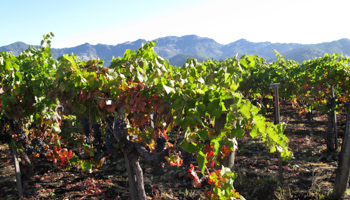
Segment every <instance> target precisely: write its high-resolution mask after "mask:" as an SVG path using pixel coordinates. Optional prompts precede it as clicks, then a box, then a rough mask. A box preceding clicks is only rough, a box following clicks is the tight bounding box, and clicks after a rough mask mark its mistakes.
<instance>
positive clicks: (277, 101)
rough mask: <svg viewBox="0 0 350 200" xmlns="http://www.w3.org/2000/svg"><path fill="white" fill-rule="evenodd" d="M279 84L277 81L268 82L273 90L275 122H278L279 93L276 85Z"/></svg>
mask: <svg viewBox="0 0 350 200" xmlns="http://www.w3.org/2000/svg"><path fill="white" fill-rule="evenodd" d="M279 86H280V84H279V83H272V84H270V87H273V88H274V90H275V124H279V123H280V104H279V99H280V96H279V93H278V87H279Z"/></svg>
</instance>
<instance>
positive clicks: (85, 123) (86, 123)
mask: <svg viewBox="0 0 350 200" xmlns="http://www.w3.org/2000/svg"><path fill="white" fill-rule="evenodd" d="M80 122H81V124H82V125H83V131H84V134H85V136H86V138H88V137H89V135H90V127H89V121H88V120H87V119H86V118H83V119H81V120H80Z"/></svg>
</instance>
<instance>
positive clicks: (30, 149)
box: [24, 144, 34, 156]
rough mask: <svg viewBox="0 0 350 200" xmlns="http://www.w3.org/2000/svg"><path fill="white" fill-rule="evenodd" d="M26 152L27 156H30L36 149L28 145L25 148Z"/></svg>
mask: <svg viewBox="0 0 350 200" xmlns="http://www.w3.org/2000/svg"><path fill="white" fill-rule="evenodd" d="M24 152H25V153H26V154H27V156H30V155H32V154H33V152H34V147H33V146H29V145H28V144H26V145H25V146H24Z"/></svg>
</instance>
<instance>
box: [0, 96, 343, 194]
mask: <svg viewBox="0 0 350 200" xmlns="http://www.w3.org/2000/svg"><path fill="white" fill-rule="evenodd" d="M272 116H273V115H272V113H269V114H268V115H267V117H268V118H270V117H271V119H269V120H271V121H272V120H273V119H272ZM345 120H346V115H345V113H340V114H339V115H338V130H339V140H338V141H339V142H340V144H341V142H342V140H341V137H342V135H343V134H344V129H345ZM281 121H282V122H285V123H287V129H286V132H285V134H286V135H287V136H288V138H289V140H290V144H289V146H290V150H291V151H292V152H293V154H294V157H293V159H292V160H288V161H284V162H283V183H282V184H280V183H279V181H278V180H279V179H278V156H277V155H275V154H271V153H269V150H268V149H267V148H266V147H265V146H264V144H262V143H261V142H260V141H259V140H258V139H251V138H250V137H249V136H248V135H247V136H246V137H244V138H243V139H241V140H239V150H238V153H237V158H236V164H235V172H236V173H237V179H236V180H235V183H234V185H235V188H236V190H237V191H238V192H239V193H240V194H242V195H243V196H244V197H245V198H246V199H247V200H251V199H252V200H254V199H259V200H260V199H261V200H264V199H266V200H267V199H269V200H270V199H331V194H332V190H333V184H334V180H335V169H336V168H337V162H338V153H333V154H330V153H327V151H326V145H325V144H324V140H323V134H324V132H325V130H326V126H327V116H326V115H324V114H321V113H317V112H316V113H314V114H313V120H308V119H307V118H306V117H305V116H299V115H298V114H297V113H296V112H295V111H293V110H292V107H291V105H289V104H286V103H283V104H282V105H281ZM142 168H143V171H144V177H145V189H146V193H147V197H148V199H204V197H203V195H202V194H203V191H204V188H205V187H209V185H205V184H204V185H203V186H202V187H201V188H193V187H192V185H191V180H190V179H189V178H188V175H187V170H188V168H187V167H185V166H184V167H171V166H168V165H165V167H164V169H163V170H161V168H160V169H157V171H156V172H157V173H155V171H154V170H152V168H151V167H150V165H149V164H147V163H142ZM0 170H1V172H2V173H1V174H0V191H1V192H0V199H17V191H16V182H15V181H16V179H15V173H14V166H13V162H12V159H11V157H10V153H9V151H8V147H7V145H0ZM34 172H35V173H34V176H33V177H31V179H30V180H29V184H28V187H27V189H26V190H25V198H24V199H128V197H129V193H128V182H127V174H126V169H125V167H124V160H123V158H122V157H121V158H116V159H109V160H107V161H106V164H105V165H103V166H102V167H101V168H99V169H94V171H93V172H92V173H88V172H83V171H82V170H79V169H71V170H69V171H68V170H65V169H61V168H57V167H53V166H52V163H51V162H48V161H38V162H36V163H34ZM349 193H350V192H349ZM344 199H350V195H349V194H347V195H346V196H345V197H344Z"/></svg>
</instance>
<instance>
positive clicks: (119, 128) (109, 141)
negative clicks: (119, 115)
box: [105, 117, 126, 153]
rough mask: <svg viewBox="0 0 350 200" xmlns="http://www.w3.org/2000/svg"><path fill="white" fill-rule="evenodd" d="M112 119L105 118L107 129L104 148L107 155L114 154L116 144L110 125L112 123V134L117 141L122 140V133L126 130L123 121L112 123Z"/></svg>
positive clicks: (117, 120) (118, 120)
mask: <svg viewBox="0 0 350 200" xmlns="http://www.w3.org/2000/svg"><path fill="white" fill-rule="evenodd" d="M113 120H114V118H113V117H109V118H107V127H106V129H105V131H106V138H105V146H106V149H107V152H108V153H114V152H115V150H116V149H115V146H114V145H115V144H117V140H116V139H115V137H114V135H113V133H112V132H111V131H112V127H113V126H112V124H113V123H114V130H113V131H114V134H115V136H116V137H117V138H118V139H121V138H122V135H123V131H124V129H125V128H126V123H125V121H124V120H123V119H116V120H115V121H114V122H113Z"/></svg>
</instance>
